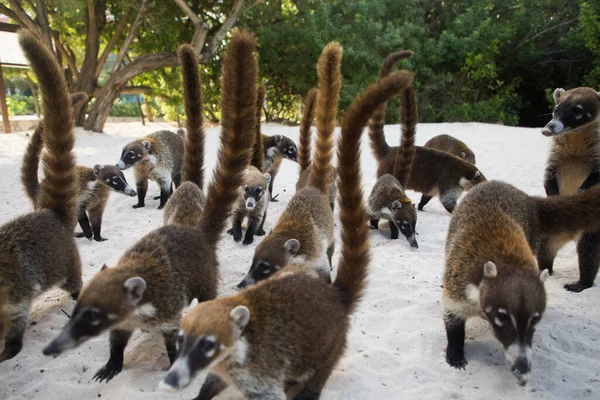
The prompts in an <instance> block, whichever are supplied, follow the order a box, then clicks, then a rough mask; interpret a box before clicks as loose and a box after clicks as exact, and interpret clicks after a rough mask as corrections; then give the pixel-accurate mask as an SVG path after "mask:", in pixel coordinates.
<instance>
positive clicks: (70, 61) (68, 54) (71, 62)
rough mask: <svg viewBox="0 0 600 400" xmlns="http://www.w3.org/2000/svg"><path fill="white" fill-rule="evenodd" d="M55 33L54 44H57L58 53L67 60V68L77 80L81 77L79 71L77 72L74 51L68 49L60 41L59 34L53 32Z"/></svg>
mask: <svg viewBox="0 0 600 400" xmlns="http://www.w3.org/2000/svg"><path fill="white" fill-rule="evenodd" d="M53 33H54V43H55V44H56V48H57V49H58V52H59V53H60V55H61V56H63V58H64V59H65V60H66V62H67V66H68V67H69V69H70V70H71V73H72V74H73V77H74V78H75V79H77V78H78V77H79V71H78V70H77V60H76V58H75V54H73V50H71V49H70V48H68V46H67V45H66V44H63V43H62V42H61V41H60V39H59V37H58V32H53Z"/></svg>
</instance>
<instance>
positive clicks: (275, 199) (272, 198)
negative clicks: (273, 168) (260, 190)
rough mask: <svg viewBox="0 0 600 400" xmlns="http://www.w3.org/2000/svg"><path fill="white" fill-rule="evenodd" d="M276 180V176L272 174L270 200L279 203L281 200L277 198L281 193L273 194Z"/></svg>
mask: <svg viewBox="0 0 600 400" xmlns="http://www.w3.org/2000/svg"><path fill="white" fill-rule="evenodd" d="M274 181H275V176H273V175H272V176H271V182H269V200H270V201H272V202H274V203H277V202H278V201H279V200H277V197H279V194H277V196H273V182H274Z"/></svg>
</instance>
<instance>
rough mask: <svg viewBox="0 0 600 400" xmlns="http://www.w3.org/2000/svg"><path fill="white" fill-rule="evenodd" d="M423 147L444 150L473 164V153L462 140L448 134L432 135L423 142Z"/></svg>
mask: <svg viewBox="0 0 600 400" xmlns="http://www.w3.org/2000/svg"><path fill="white" fill-rule="evenodd" d="M423 147H428V148H430V149H436V150H439V151H445V152H446V153H450V154H452V155H454V156H456V157H459V158H462V159H463V160H465V161H466V162H470V163H471V164H475V153H473V150H471V149H470V148H469V146H467V145H466V144H464V143H463V142H462V141H460V140H458V139H457V138H455V137H454V136H450V135H438V136H434V137H432V138H431V139H429V140H428V141H427V143H425V145H424V146H423Z"/></svg>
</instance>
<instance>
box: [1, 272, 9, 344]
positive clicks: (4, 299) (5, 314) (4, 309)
mask: <svg viewBox="0 0 600 400" xmlns="http://www.w3.org/2000/svg"><path fill="white" fill-rule="evenodd" d="M2 281H4V278H3V277H2V275H0V282H2ZM8 299H9V296H8V288H7V287H1V288H0V338H1V339H4V335H5V334H6V332H7V331H8V328H10V309H9V303H8Z"/></svg>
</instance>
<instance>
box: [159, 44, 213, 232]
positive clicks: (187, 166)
mask: <svg viewBox="0 0 600 400" xmlns="http://www.w3.org/2000/svg"><path fill="white" fill-rule="evenodd" d="M179 63H180V64H181V76H182V80H183V106H184V108H185V115H186V123H185V124H186V127H187V134H186V133H185V132H184V131H183V129H180V130H179V131H181V132H179V131H178V132H177V133H178V134H179V135H180V136H182V137H183V138H184V146H183V165H182V169H181V178H182V183H181V185H180V186H179V187H178V188H177V190H175V192H174V193H173V195H172V196H171V197H170V198H169V200H168V201H167V204H166V205H165V208H164V211H163V222H164V224H165V225H168V224H179V225H185V226H187V227H189V228H193V227H195V226H197V225H198V223H199V222H200V219H201V218H202V211H203V210H204V206H205V205H206V196H205V195H204V191H203V187H204V140H205V132H204V126H203V124H204V121H203V117H202V90H201V86H200V77H199V75H200V69H199V67H198V58H197V56H196V53H195V52H194V49H193V48H191V47H190V46H187V45H183V46H181V48H180V49H179Z"/></svg>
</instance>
